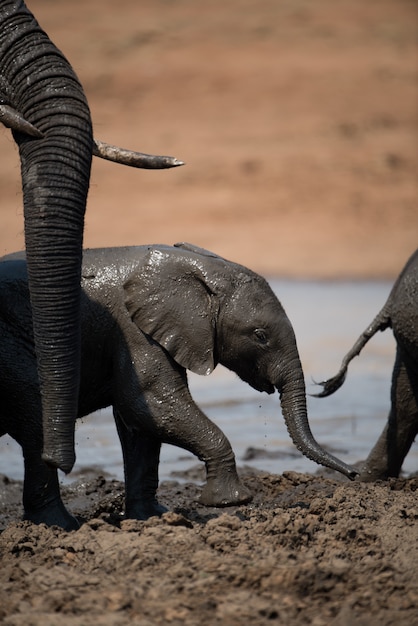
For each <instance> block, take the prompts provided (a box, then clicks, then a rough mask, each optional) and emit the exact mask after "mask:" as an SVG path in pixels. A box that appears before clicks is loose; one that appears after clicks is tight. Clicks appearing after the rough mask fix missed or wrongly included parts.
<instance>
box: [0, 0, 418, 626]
mask: <svg viewBox="0 0 418 626" xmlns="http://www.w3.org/2000/svg"><path fill="white" fill-rule="evenodd" d="M28 5H29V7H30V8H31V9H32V10H33V12H34V13H35V14H36V15H37V17H38V20H39V21H40V23H41V25H42V26H43V27H44V28H45V29H46V30H47V31H48V33H49V34H50V36H51V38H52V39H53V40H54V41H55V42H56V43H57V45H58V46H59V47H60V48H61V49H62V50H63V51H64V52H65V54H66V55H67V56H68V58H69V59H70V60H71V62H72V63H73V65H74V67H75V69H76V71H77V73H78V75H79V77H80V79H81V81H82V82H83V84H84V86H85V89H86V92H87V95H88V97H89V101H90V105H91V109H92V115H93V120H94V127H95V135H96V137H97V138H99V139H102V140H105V141H109V142H111V143H116V144H119V145H122V146H124V147H130V148H134V149H139V150H142V151H145V152H150V153H156V154H172V155H174V156H177V157H178V158H181V159H183V160H184V161H185V162H186V163H187V165H186V166H185V167H183V168H179V169H176V170H172V171H166V172H149V171H138V170H129V169H124V168H122V167H120V166H116V165H113V164H110V163H104V162H99V161H97V160H96V161H95V162H94V166H93V174H92V182H91V191H90V196H89V203H88V210H87V217H86V235H85V244H86V246H90V247H92V246H102V245H125V244H141V243H155V242H161V243H174V242H175V241H179V240H188V241H191V242H193V243H196V244H198V245H201V246H204V247H207V248H209V249H212V250H214V251H216V252H218V253H220V254H222V255H224V256H226V257H227V258H230V259H231V260H234V261H238V262H240V263H243V264H245V265H248V266H250V267H252V268H253V269H255V270H258V271H259V272H261V273H264V274H267V275H271V276H279V275H281V276H292V277H314V278H330V277H333V278H335V277H336V278H338V277H350V278H364V277H375V278H383V277H385V278H387V277H394V276H395V275H396V274H397V273H398V271H399V269H400V268H401V267H402V266H403V264H404V262H405V261H406V259H407V257H408V256H409V254H410V253H411V252H412V251H413V250H414V249H415V248H416V246H417V241H418V220H417V198H418V189H417V177H416V173H417V165H418V148H417V146H418V142H417V139H418V129H417V127H418V119H417V104H418V80H417V61H418V55H417V50H418V48H417V35H418V26H417V23H418V19H417V18H418V5H417V2H416V1H415V0H379V1H378V0H370V1H369V2H364V0H317V1H316V2H314V3H312V2H308V1H307V0H293V1H290V0H284V1H279V0H257V1H255V0H252V1H246V0H228V1H223V2H220V1H219V0H213V1H212V2H205V3H204V2H202V1H199V0H178V1H174V0H171V1H170V0H153V1H152V2H151V1H134V0H119V1H118V2H117V3H115V2H111V1H110V0H73V1H72V2H64V0H49V1H48V0H28ZM0 134H1V137H0V141H1V152H0V163H1V167H0V186H1V187H0V188H1V193H2V196H1V200H2V221H1V223H2V229H1V233H0V252H1V253H6V252H10V251H13V250H16V249H19V248H21V247H22V246H23V236H22V231H23V217H22V206H21V195H20V178H19V166H18V155H17V150H16V148H15V146H14V144H13V142H12V139H11V136H10V133H9V132H8V131H7V130H6V129H3V130H2V129H0ZM243 475H244V478H245V480H246V481H247V483H248V484H249V486H250V487H251V488H252V489H253V491H254V493H255V494H256V495H255V501H254V503H253V504H252V505H249V506H245V507H239V508H236V509H228V510H226V511H215V510H209V509H204V508H202V507H199V506H197V505H196V504H195V497H196V494H197V493H198V489H197V488H196V487H195V486H194V485H193V484H187V485H186V486H184V485H178V484H175V483H165V484H164V485H162V487H161V501H162V502H163V503H165V504H167V505H168V506H169V508H170V510H171V511H173V512H172V513H170V514H168V515H167V516H165V517H164V518H163V520H161V521H156V520H151V521H149V522H146V523H144V522H129V521H123V520H122V522H121V521H120V518H119V512H120V510H121V506H122V499H123V497H122V488H121V485H120V484H119V483H116V482H114V481H112V480H109V479H108V480H105V479H102V478H99V477H93V478H90V479H89V480H81V481H80V482H79V483H78V484H77V485H75V486H74V487H73V488H67V489H66V493H65V497H66V500H67V501H68V502H69V505H70V507H71V509H72V510H73V511H74V512H75V513H77V514H79V515H81V516H82V517H83V518H84V519H85V520H87V522H86V524H85V525H84V526H83V527H82V529H81V530H80V531H79V532H78V533H70V534H66V533H64V532H61V531H59V530H58V529H46V528H43V527H35V526H31V525H30V524H27V523H21V522H17V521H16V520H17V519H18V518H19V516H20V514H21V510H20V490H21V485H20V484H19V483H15V482H13V481H10V480H8V479H7V478H4V480H3V481H2V482H1V489H0V503H1V508H2V511H1V516H0V520H1V526H2V528H4V527H6V529H5V530H4V532H3V533H2V535H1V536H0V551H1V552H0V561H1V569H0V581H1V583H0V622H1V623H4V624H7V625H9V626H12V625H13V626H20V625H21V624H22V625H23V624H25V626H31V625H36V626H40V625H41V624H42V626H52V625H55V624H59V625H60V626H66V625H67V624H68V625H73V624H74V625H75V624H77V625H80V624H82V625H84V624H86V625H89V624H94V625H95V626H101V625H115V626H116V625H117V626H119V625H121V626H122V625H123V626H124V625H125V624H138V625H140V626H149V625H153V624H173V625H174V626H177V625H185V626H187V625H194V624H200V623H206V624H222V625H226V626H229V625H231V626H235V625H240V626H241V625H243V624H257V625H258V624H268V623H277V624H286V625H289V626H293V625H298V626H299V625H302V624H312V625H313V626H325V625H328V624H335V625H337V626H351V625H357V626H366V625H367V626H370V625H373V624H379V625H381V626H385V625H389V624H393V625H395V624H396V625H399V624H401V625H403V624H408V625H411V626H412V624H415V623H418V608H417V607H418V582H417V581H418V528H417V524H418V505H417V500H416V490H417V487H418V482H417V479H416V478H410V479H400V480H397V481H395V480H394V481H390V482H389V483H387V484H384V483H382V484H376V485H365V484H347V483H345V482H342V481H340V480H339V479H337V478H335V477H331V476H329V477H321V476H306V475H297V474H292V473H288V474H285V475H283V476H271V475H266V474H260V475H253V474H251V473H249V472H248V470H243ZM190 479H191V480H192V479H193V481H195V477H194V476H193V475H191V476H190ZM197 482H199V481H198V480H197Z"/></svg>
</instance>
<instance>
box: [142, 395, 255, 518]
mask: <svg viewBox="0 0 418 626" xmlns="http://www.w3.org/2000/svg"><path fill="white" fill-rule="evenodd" d="M162 410H163V411H164V414H165V415H164V417H162V416H161V411H162ZM152 414H153V416H154V423H155V424H156V426H157V428H158V434H159V436H160V437H161V440H162V441H163V442H165V443H170V444H172V445H175V446H179V447H180V448H183V449H185V450H189V451H190V452H192V453H193V454H194V455H196V456H197V457H198V458H199V459H200V460H201V461H203V462H204V463H205V466H206V485H205V486H204V487H203V490H202V493H201V497H200V501H201V502H202V504H205V505H207V506H228V505H233V504H243V503H245V502H249V501H250V500H251V499H252V496H251V493H250V491H249V490H248V489H247V487H245V485H243V484H242V482H241V480H240V479H239V477H238V474H237V468H236V465H235V455H234V453H233V450H232V448H231V444H230V443H229V441H228V439H227V438H226V436H225V435H224V433H223V432H222V430H221V429H220V428H218V426H216V424H214V423H213V422H212V421H211V420H210V419H209V418H208V417H207V416H206V415H205V414H204V413H203V412H202V411H201V410H200V409H199V407H198V406H197V405H196V404H195V403H194V401H193V399H192V397H191V396H190V394H189V392H188V390H187V389H185V388H183V390H182V392H181V391H179V392H178V393H177V396H176V397H175V398H174V400H172V401H171V402H166V403H160V404H159V406H158V407H157V406H155V408H154V409H153V410H152ZM167 416H168V417H167Z"/></svg>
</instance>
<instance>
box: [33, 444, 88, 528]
mask: <svg viewBox="0 0 418 626" xmlns="http://www.w3.org/2000/svg"><path fill="white" fill-rule="evenodd" d="M23 456H24V459H25V479H24V483H23V508H24V515H23V519H25V520H30V521H31V522H33V523H34V524H46V525H47V526H61V528H64V529H65V530H77V529H78V528H79V526H80V525H79V523H78V521H77V520H76V518H75V517H74V516H73V515H71V513H69V512H68V511H67V509H66V508H65V506H64V504H63V502H62V500H61V495H60V488H59V483H58V475H57V470H56V469H54V468H53V467H49V466H48V465H46V463H44V462H43V461H42V459H41V454H40V449H39V448H38V449H37V448H36V446H35V448H34V447H33V445H32V444H30V445H29V446H26V447H24V448H23Z"/></svg>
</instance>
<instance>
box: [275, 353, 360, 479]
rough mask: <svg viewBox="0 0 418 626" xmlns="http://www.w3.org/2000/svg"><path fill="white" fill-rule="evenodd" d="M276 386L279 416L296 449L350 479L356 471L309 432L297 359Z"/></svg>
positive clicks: (302, 380)
mask: <svg viewBox="0 0 418 626" xmlns="http://www.w3.org/2000/svg"><path fill="white" fill-rule="evenodd" d="M298 361H299V360H298ZM278 389H279V392H280V400H281V406H282V412H283V417H284V420H285V423H286V426H287V429H288V431H289V435H290V437H291V439H292V441H293V443H294V444H295V446H296V447H297V449H298V450H300V452H302V454H304V455H305V456H306V457H307V458H308V459H311V460H312V461H315V462H316V463H319V464H320V465H324V466H325V467H329V468H330V469H333V470H336V471H337V472H341V474H344V476H347V477H348V478H349V479H350V480H354V479H355V477H356V475H357V474H358V472H357V471H356V470H355V469H354V468H353V467H350V466H349V465H347V464H346V463H343V461H340V460H339V459H337V458H336V457H335V456H333V455H332V454H330V453H329V452H327V451H326V450H324V449H323V448H322V447H321V446H320V445H319V443H318V442H317V441H316V440H315V438H314V436H313V435H312V432H311V429H310V426H309V422H308V415H307V409H306V391H305V381H304V379H303V373H302V367H301V365H300V362H299V363H298V367H293V368H292V373H291V375H287V376H285V378H284V382H283V383H282V384H281V385H280V387H278Z"/></svg>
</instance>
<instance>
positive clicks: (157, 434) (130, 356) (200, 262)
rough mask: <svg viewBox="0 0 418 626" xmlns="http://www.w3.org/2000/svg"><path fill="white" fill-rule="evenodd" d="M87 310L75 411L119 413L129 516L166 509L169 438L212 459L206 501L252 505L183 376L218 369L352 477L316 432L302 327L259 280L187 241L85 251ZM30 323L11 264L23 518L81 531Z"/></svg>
mask: <svg viewBox="0 0 418 626" xmlns="http://www.w3.org/2000/svg"><path fill="white" fill-rule="evenodd" d="M12 258H13V255H12ZM6 259H10V257H6ZM81 310H82V316H81V317H82V352H81V354H82V358H81V386H80V397H79V412H78V414H79V416H83V415H87V414H88V413H91V412H93V411H95V410H97V409H100V408H103V407H106V406H110V405H112V406H113V412H114V417H115V420H116V425H117V429H118V433H119V437H120V440H121V444H122V449H123V455H124V464H125V484H126V515H127V516H128V517H132V518H137V519H146V518H148V517H149V516H151V515H159V514H161V513H162V512H163V511H164V508H163V507H162V506H160V505H159V504H158V502H157V500H156V489H157V486H158V464H159V453H160V446H161V443H162V442H166V443H171V444H174V445H177V446H180V447H181V448H184V449H186V450H189V451H190V452H192V453H193V454H195V455H196V456H197V457H198V458H199V459H201V460H202V461H204V462H205V464H206V471H207V482H206V485H205V487H204V488H203V491H202V495H201V501H202V502H203V503H204V504H207V505H213V506H223V505H228V504H237V503H242V502H247V501H249V500H250V498H251V496H250V493H249V492H248V490H247V489H246V487H245V486H244V485H242V484H241V482H240V480H239V478H238V476H237V472H236V467H235V459H234V454H233V452H232V449H231V446H230V444H229V442H228V440H227V439H226V437H225V436H224V434H223V433H222V432H221V431H220V429H219V428H218V427H217V426H215V424H213V423H212V422H211V421H210V420H209V419H208V418H207V417H206V416H205V415H204V414H203V413H202V411H201V410H200V409H199V407H198V406H197V405H196V404H195V403H194V402H193V399H192V397H191V396H190V392H189V389H188V385H187V375H186V369H189V370H191V371H193V372H196V373H197V374H209V373H210V372H211V371H212V370H213V369H214V367H215V366H216V364H217V363H222V364H223V365H225V366H226V367H228V368H230V369H231V370H233V371H235V372H236V373H237V374H238V375H239V376H240V377H241V378H242V380H244V381H246V382H248V383H249V384H250V385H251V386H253V387H254V388H255V389H257V390H259V391H265V392H267V393H273V392H274V391H275V389H278V390H279V392H280V394H281V403H282V411H283V415H284V418H285V421H286V424H287V427H288V430H289V433H290V435H291V438H292V439H293V441H294V443H295V445H296V446H297V447H298V448H299V449H300V450H301V451H302V452H303V453H304V454H305V455H306V456H308V457H309V458H311V459H313V460H314V461H316V462H318V463H321V464H323V465H327V466H329V467H332V468H334V469H336V470H338V471H340V472H342V473H344V474H345V475H347V476H349V477H350V478H353V477H354V476H355V470H353V468H350V467H348V466H347V465H345V464H344V463H342V462H341V461H339V460H338V459H336V458H335V457H333V456H332V455H330V454H329V453H327V452H326V451H324V450H323V449H322V448H321V447H320V446H319V445H318V444H317V442H316V441H315V440H314V439H313V437H312V434H311V431H310V429H309V425H308V420H307V413H306V403H305V385H304V378H303V372H302V368H301V364H300V361H299V356H298V351H297V347H296V342H295V337H294V333H293V329H292V326H291V324H290V322H289V320H288V318H287V316H286V314H285V312H284V310H283V308H282V306H281V305H280V303H279V301H278V300H277V298H276V297H275V295H274V294H273V292H272V290H271V289H270V287H269V285H268V284H267V282H266V281H265V280H264V279H263V278H261V276H258V275H257V274H255V273H253V272H251V271H250V270H248V269H246V268H244V267H242V266H240V265H236V264H234V263H230V262H228V261H225V260H224V259H222V258H220V257H218V256H216V255H214V254H212V253H210V252H207V251H204V250H201V249H200V248H195V247H193V246H191V245H190V244H181V245H179V246H177V247H170V246H140V247H130V248H107V249H98V250H86V251H85V252H84V261H83V270H82V309H81ZM56 313H57V314H59V309H57V311H56ZM31 327H32V326H31V312H30V305H29V297H28V291H27V277H26V264H25V262H24V260H16V257H14V260H4V261H3V262H1V263H0V332H1V336H2V344H1V347H0V391H1V397H2V403H1V407H0V428H1V431H0V432H1V433H2V434H3V433H6V432H8V433H9V434H10V435H11V436H12V437H14V438H15V439H16V441H18V442H19V443H20V445H21V446H22V448H23V454H24V458H25V483H24V509H25V518H27V519H30V520H32V521H34V522H45V523H46V524H58V525H60V526H63V527H64V528H67V529H70V528H75V527H76V522H75V520H74V519H73V518H72V516H71V515H70V514H69V513H68V512H67V511H66V509H65V508H64V505H63V504H62V502H61V499H60V494H59V488H58V482H57V475H56V471H55V470H54V469H52V468H50V467H48V466H47V465H46V464H44V463H43V461H42V458H41V449H42V429H41V407H40V399H39V392H38V382H37V374H36V363H35V354H34V349H33V341H32V336H31Z"/></svg>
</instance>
